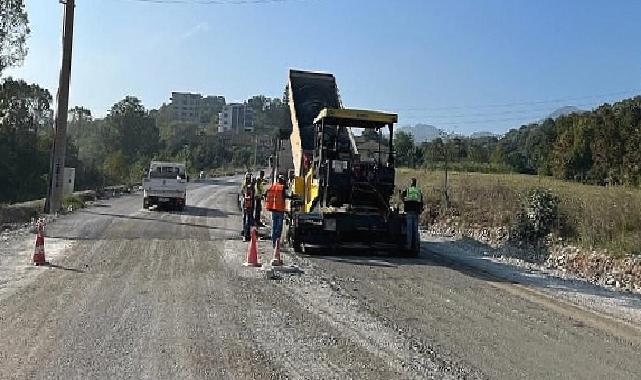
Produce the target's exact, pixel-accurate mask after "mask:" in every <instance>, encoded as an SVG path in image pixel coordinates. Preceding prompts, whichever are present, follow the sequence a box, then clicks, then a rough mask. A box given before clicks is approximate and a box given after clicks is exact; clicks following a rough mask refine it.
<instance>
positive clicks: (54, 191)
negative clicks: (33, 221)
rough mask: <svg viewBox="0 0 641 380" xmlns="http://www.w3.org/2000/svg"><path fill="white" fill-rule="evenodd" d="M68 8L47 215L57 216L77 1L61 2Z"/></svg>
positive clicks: (65, 137)
mask: <svg viewBox="0 0 641 380" xmlns="http://www.w3.org/2000/svg"><path fill="white" fill-rule="evenodd" d="M60 3H61V4H64V6H65V12H64V28H63V31H62V66H61V67H60V82H59V85H58V101H57V103H58V104H57V113H56V128H55V135H54V138H53V149H52V154H51V168H50V170H49V194H48V195H49V196H48V197H47V207H46V210H45V211H46V212H47V213H55V212H57V211H58V210H60V209H61V208H62V200H63V197H64V194H63V188H64V173H65V153H66V150H67V149H66V148H67V146H66V145H67V112H68V110H69V82H70V81H71V51H72V48H73V19H74V8H75V0H60Z"/></svg>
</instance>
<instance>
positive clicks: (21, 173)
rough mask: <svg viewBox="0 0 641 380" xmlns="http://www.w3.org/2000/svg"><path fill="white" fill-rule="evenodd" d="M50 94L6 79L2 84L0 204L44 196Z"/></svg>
mask: <svg viewBox="0 0 641 380" xmlns="http://www.w3.org/2000/svg"><path fill="white" fill-rule="evenodd" d="M50 103H51V94H49V91H47V90H46V89H43V88H41V87H39V86H37V85H34V84H28V83H26V82H24V81H22V80H17V81H16V80H13V79H11V78H7V79H5V80H3V81H2V82H1V83H0V147H1V148H2V149H0V173H2V178H3V179H2V186H0V202H7V201H9V202H15V201H23V200H31V199H35V198H40V197H43V196H44V195H45V193H46V189H47V181H46V180H47V175H48V172H49V147H50V144H51V128H50V127H49V126H48V124H47V122H46V121H47V118H48V116H49V115H50V109H49V106H50Z"/></svg>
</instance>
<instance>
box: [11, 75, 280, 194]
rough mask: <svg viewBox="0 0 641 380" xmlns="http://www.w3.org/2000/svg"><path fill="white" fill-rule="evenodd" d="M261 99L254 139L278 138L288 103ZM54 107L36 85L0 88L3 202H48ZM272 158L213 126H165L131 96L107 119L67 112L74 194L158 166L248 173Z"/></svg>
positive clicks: (132, 179) (134, 178) (133, 178)
mask: <svg viewBox="0 0 641 380" xmlns="http://www.w3.org/2000/svg"><path fill="white" fill-rule="evenodd" d="M255 99H258V100H257V101H255V102H256V106H255V107H256V108H255V114H256V120H255V126H256V132H255V133H257V134H260V135H269V134H275V133H276V131H277V128H273V126H274V125H277V124H276V123H282V119H281V118H282V117H283V116H284V115H285V112H284V106H283V104H282V103H281V102H280V101H279V100H273V99H268V98H265V97H263V96H258V97H255ZM51 101H52V97H51V94H50V93H49V91H47V90H46V89H43V88H41V87H39V86H38V85H35V84H28V83H26V82H24V81H21V80H13V79H11V78H5V79H3V80H2V81H1V82H0V147H1V149H0V173H1V176H2V184H3V185H2V186H0V202H16V201H24V200H30V199H36V198H40V197H44V196H45V195H46V191H47V184H48V181H47V178H48V173H49V158H50V149H51V143H52V140H53V128H52V127H53V126H52V123H51V116H52V111H51V109H50V104H51ZM265 102H269V103H270V107H265V106H264V103H265ZM247 139H248V140H249V141H252V138H251V137H248V138H247ZM256 153H258V157H254V155H255V154H256ZM266 154H267V152H265V151H258V152H256V151H255V149H254V147H253V146H251V147H250V146H235V145H233V144H229V143H228V140H224V139H222V138H220V136H218V135H217V134H216V130H215V128H212V127H211V126H207V127H203V126H200V125H192V124H181V123H175V122H171V121H166V120H163V119H162V118H160V117H158V112H157V111H153V110H151V111H149V110H147V109H145V107H144V106H143V105H142V103H141V101H140V100H139V99H138V98H136V97H133V96H127V97H126V98H124V99H123V100H121V101H119V102H117V103H115V104H114V105H113V106H112V107H111V109H110V110H109V112H108V114H107V115H106V117H105V118H103V119H93V117H92V114H91V111H90V110H88V109H86V108H83V107H75V108H73V109H71V110H70V111H69V126H68V138H67V157H66V166H68V167H74V168H76V189H96V188H100V187H103V186H106V185H111V184H123V183H124V184H133V183H138V182H140V180H141V178H142V177H143V175H144V173H145V170H146V168H147V167H148V165H149V161H151V160H154V159H155V160H172V161H173V160H176V161H185V162H186V163H187V166H188V169H189V170H190V171H191V172H192V173H195V172H198V171H200V170H205V171H207V170H210V169H214V168H219V167H225V166H227V167H236V168H238V167H243V168H244V167H249V166H250V165H251V164H252V163H253V161H254V160H256V161H257V162H259V163H261V162H265V161H266V159H267V157H266Z"/></svg>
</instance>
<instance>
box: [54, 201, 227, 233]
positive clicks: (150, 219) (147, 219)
mask: <svg viewBox="0 0 641 380" xmlns="http://www.w3.org/2000/svg"><path fill="white" fill-rule="evenodd" d="M189 209H190V207H188V208H186V209H185V213H187V215H190V214H188V212H189V211H188V210H189ZM199 209H200V211H197V212H204V211H203V210H209V211H207V212H208V213H209V212H211V209H203V208H199ZM80 212H81V213H86V214H92V215H97V216H108V217H114V218H118V219H130V220H140V221H145V222H154V223H166V224H173V225H177V226H185V227H194V228H203V229H209V230H220V231H230V232H236V230H231V229H228V228H223V227H219V226H208V225H206V224H198V223H189V222H181V221H179V220H176V219H166V218H153V217H144V216H137V215H123V214H115V213H114V214H111V213H102V212H96V211H92V210H82V211H80ZM150 212H152V211H150ZM158 214H159V215H162V213H158ZM181 214H183V213H167V214H166V215H181ZM223 214H224V215H233V214H228V213H225V212H224V211H220V214H219V215H223ZM193 216H198V215H193ZM219 217H220V216H219ZM47 237H54V238H55V237H59V238H63V239H71V240H74V239H75V240H85V239H83V238H81V237H76V238H74V237H65V236H48V235H47ZM86 240H94V239H86Z"/></svg>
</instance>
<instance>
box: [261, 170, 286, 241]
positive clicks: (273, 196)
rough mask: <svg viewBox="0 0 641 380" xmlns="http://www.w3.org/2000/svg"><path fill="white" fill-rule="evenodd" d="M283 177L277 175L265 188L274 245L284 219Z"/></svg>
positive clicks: (266, 206) (279, 234)
mask: <svg viewBox="0 0 641 380" xmlns="http://www.w3.org/2000/svg"><path fill="white" fill-rule="evenodd" d="M285 197H286V196H285V177H284V176H283V175H279V176H278V181H276V182H274V183H273V184H272V185H271V186H269V189H267V198H266V200H265V208H266V209H267V210H268V211H271V213H272V245H273V246H274V247H275V246H276V240H277V239H280V236H281V234H282V233H283V220H284V219H285Z"/></svg>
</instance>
